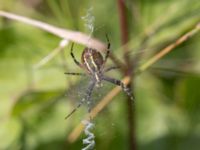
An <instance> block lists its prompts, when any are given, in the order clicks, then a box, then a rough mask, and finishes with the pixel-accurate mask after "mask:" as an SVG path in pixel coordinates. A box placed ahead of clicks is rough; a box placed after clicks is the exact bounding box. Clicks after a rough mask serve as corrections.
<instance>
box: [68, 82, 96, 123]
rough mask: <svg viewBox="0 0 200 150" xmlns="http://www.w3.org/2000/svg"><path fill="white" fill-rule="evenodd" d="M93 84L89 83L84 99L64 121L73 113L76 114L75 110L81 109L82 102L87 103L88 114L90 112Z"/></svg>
mask: <svg viewBox="0 0 200 150" xmlns="http://www.w3.org/2000/svg"><path fill="white" fill-rule="evenodd" d="M95 84H96V82H94V81H91V82H90V84H89V86H88V89H87V91H86V97H85V98H83V99H81V101H80V103H79V104H78V105H77V106H76V107H75V108H74V109H73V110H72V111H71V112H70V113H69V114H68V115H67V116H66V117H65V119H68V118H69V117H70V116H71V115H72V114H73V113H74V112H76V110H77V109H78V108H79V107H81V106H82V105H83V103H84V102H87V105H88V106H89V107H88V112H90V109H91V102H90V97H91V94H92V91H93V89H94V86H95Z"/></svg>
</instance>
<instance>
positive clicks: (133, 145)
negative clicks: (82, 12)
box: [118, 0, 136, 150]
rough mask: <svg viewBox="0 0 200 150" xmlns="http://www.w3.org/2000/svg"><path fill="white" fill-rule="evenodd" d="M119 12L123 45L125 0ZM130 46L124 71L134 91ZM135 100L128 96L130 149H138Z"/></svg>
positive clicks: (125, 19)
mask: <svg viewBox="0 0 200 150" xmlns="http://www.w3.org/2000/svg"><path fill="white" fill-rule="evenodd" d="M118 13H119V21H120V30H121V42H122V45H124V44H127V43H128V40H129V35H128V33H129V32H128V23H127V15H126V7H125V0H118ZM128 52H129V48H128V47H127V46H126V47H124V49H123V54H124V61H125V63H126V66H127V67H126V70H125V71H124V75H125V76H129V77H130V80H131V81H130V82H129V83H128V85H127V86H128V87H129V89H130V91H133V85H132V81H133V79H134V77H133V76H131V74H132V71H133V67H132V63H131V60H130V56H129V53H128ZM133 109H134V108H133V102H132V100H131V98H130V97H129V96H127V113H128V118H127V119H128V129H129V130H128V135H129V136H128V139H129V149H130V150H136V138H135V123H134V121H135V116H134V113H133V112H134V111H133Z"/></svg>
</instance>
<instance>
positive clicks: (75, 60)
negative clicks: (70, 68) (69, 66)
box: [70, 43, 82, 68]
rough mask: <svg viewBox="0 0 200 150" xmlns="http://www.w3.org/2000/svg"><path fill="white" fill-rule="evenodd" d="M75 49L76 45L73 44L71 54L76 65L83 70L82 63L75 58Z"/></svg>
mask: <svg viewBox="0 0 200 150" xmlns="http://www.w3.org/2000/svg"><path fill="white" fill-rule="evenodd" d="M73 47H74V43H72V46H71V52H70V54H71V56H72V58H73V60H74V62H75V63H76V65H77V66H79V67H80V68H82V65H81V63H80V62H79V61H78V60H77V59H76V58H75V56H74V53H73Z"/></svg>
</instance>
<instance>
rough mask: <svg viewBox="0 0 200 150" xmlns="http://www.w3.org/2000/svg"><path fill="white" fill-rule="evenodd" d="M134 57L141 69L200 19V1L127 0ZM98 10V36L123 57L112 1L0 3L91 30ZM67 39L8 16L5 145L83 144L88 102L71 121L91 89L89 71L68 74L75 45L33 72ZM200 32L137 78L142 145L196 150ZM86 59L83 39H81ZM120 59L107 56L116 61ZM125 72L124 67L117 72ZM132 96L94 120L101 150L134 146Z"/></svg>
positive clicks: (142, 148) (1, 48) (2, 49)
mask: <svg viewBox="0 0 200 150" xmlns="http://www.w3.org/2000/svg"><path fill="white" fill-rule="evenodd" d="M125 6H126V9H127V14H126V15H127V19H128V25H129V30H128V31H129V32H128V33H129V42H128V45H129V48H130V53H129V55H130V56H131V57H132V58H137V56H138V55H137V54H138V53H137V50H139V49H140V48H143V49H145V50H146V51H145V52H144V53H142V54H143V55H142V57H141V58H140V61H139V63H138V64H137V66H136V67H137V68H139V67H140V66H141V65H142V64H144V63H145V62H147V60H149V58H151V57H152V56H154V55H155V54H156V53H158V52H159V51H160V50H161V49H163V48H164V47H166V46H167V45H169V44H170V43H174V42H175V41H176V39H178V38H179V37H180V36H181V35H183V34H185V33H187V32H189V31H190V30H192V29H194V28H195V26H196V24H197V23H198V22H199V21H200V2H199V0H168V1H163V0H127V1H126V5H125ZM91 7H92V8H93V11H92V15H93V16H94V17H95V24H94V25H95V31H94V33H93V36H94V37H96V38H97V39H100V40H101V41H105V42H106V38H105V33H107V34H108V35H109V38H110V41H111V48H112V52H113V54H114V55H115V56H116V57H117V58H118V59H120V60H121V61H123V58H122V57H121V56H122V55H123V54H122V53H123V51H122V50H121V49H120V47H121V42H120V21H119V14H118V7H117V3H116V1H114V0H110V1H108V0H96V1H92V0H91V1H88V0H81V1H80V0H45V1H43V0H18V1H16V0H0V10H4V11H8V12H12V13H14V14H18V15H22V16H27V17H29V18H34V19H37V20H40V21H43V22H46V23H48V24H52V25H55V26H58V27H62V28H66V29H69V30H77V31H80V32H83V33H87V34H89V32H88V30H87V28H86V27H85V26H84V24H85V22H84V20H83V19H82V18H81V17H83V16H85V15H86V13H87V10H88V9H89V8H91ZM60 40H61V39H60V38H59V37H56V36H54V35H52V34H50V33H47V32H45V31H43V30H40V29H38V28H35V27H32V26H30V25H27V24H24V23H20V22H16V21H13V20H9V19H6V18H4V17H1V18H0V149H2V150H19V149H24V150H32V149H34V150H35V149H37V150H39V149H42V150H45V149H46V150H47V149H48V150H55V149H81V147H82V139H83V137H84V135H83V134H82V135H81V137H79V138H78V139H77V140H76V141H75V142H73V143H70V142H69V140H68V136H69V135H70V133H71V132H72V131H73V129H74V128H75V127H76V126H77V124H78V123H80V122H81V120H82V119H83V118H84V116H85V114H86V113H87V111H86V108H85V107H82V108H81V109H79V110H78V111H77V112H76V113H75V114H73V116H71V118H70V119H69V120H64V118H65V116H66V115H67V114H68V113H69V112H70V110H71V109H72V108H74V106H75V105H76V103H77V101H78V100H79V99H80V97H81V96H82V95H84V92H85V87H87V85H88V81H87V80H85V78H80V77H69V76H67V77H66V76H65V75H64V72H66V71H67V72H77V71H80V72H81V70H78V67H77V66H76V65H75V64H74V63H73V60H72V59H71V56H70V52H69V50H70V44H69V45H68V46H67V47H66V48H65V49H64V50H63V51H61V52H60V53H59V54H58V55H56V56H55V57H54V58H53V59H52V60H51V61H49V62H48V63H46V64H45V65H44V66H42V67H40V68H38V69H33V66H34V65H35V64H37V63H38V62H39V61H40V60H41V59H42V58H44V57H45V56H47V55H48V54H49V53H51V51H52V50H53V49H54V48H56V47H57V46H58V45H59V42H60ZM199 41H200V34H199V33H197V34H195V35H193V36H192V37H190V38H189V39H188V40H186V42H184V43H183V44H181V45H179V46H178V47H176V48H175V49H173V51H171V52H170V53H168V54H166V55H165V56H164V57H163V58H162V59H160V60H159V61H157V62H156V63H155V64H153V65H151V67H150V68H149V69H148V70H145V71H143V72H142V73H140V74H139V75H135V76H134V77H135V79H134V83H133V85H134V90H135V92H134V93H135V97H136V100H135V104H134V106H135V107H134V110H135V113H134V114H135V118H134V119H135V131H136V132H135V137H136V140H137V149H139V150H146V149H148V150H161V149H162V150H168V149H171V150H188V149H192V150H197V149H199V147H200V143H199V141H200V102H199V100H200V92H199V90H200V76H199V74H200V69H199V68H200V50H199V49H200V42H199ZM75 47H76V50H75V54H76V57H77V58H80V55H81V52H82V49H83V48H84V45H79V44H76V46H75ZM111 64H112V61H110V60H109V62H108V66H111ZM110 75H112V76H113V77H116V78H119V79H122V78H123V75H122V74H120V72H119V71H117V70H116V71H113V72H112V73H110ZM113 87H114V86H113V85H110V84H107V83H104V86H103V87H102V88H101V89H96V91H95V92H94V93H93V97H95V100H96V102H98V101H99V100H101V98H102V97H103V96H104V95H105V94H106V93H107V92H109V91H110V90H111V89H112V88H113ZM124 96H125V95H124V93H123V92H120V93H119V94H118V96H117V97H114V98H113V101H112V103H110V104H109V105H107V107H105V108H104V110H103V111H102V112H101V113H100V114H99V115H98V116H97V117H96V118H95V119H94V123H95V128H94V130H93V131H94V134H95V137H96V138H95V140H96V149H98V150H101V149H104V150H107V149H109V150H111V149H116V150H117V149H119V150H122V149H128V147H129V142H128V141H129V140H128V136H127V135H128V131H129V130H128V126H127V108H126V105H125V103H124Z"/></svg>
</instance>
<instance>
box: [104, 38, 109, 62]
mask: <svg viewBox="0 0 200 150" xmlns="http://www.w3.org/2000/svg"><path fill="white" fill-rule="evenodd" d="M106 40H107V43H108V44H107V51H106V56H105V59H104V64H105V63H106V61H107V59H108V57H109V54H110V40H109V38H108V35H107V34H106Z"/></svg>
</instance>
